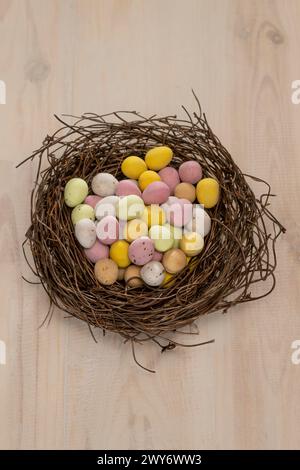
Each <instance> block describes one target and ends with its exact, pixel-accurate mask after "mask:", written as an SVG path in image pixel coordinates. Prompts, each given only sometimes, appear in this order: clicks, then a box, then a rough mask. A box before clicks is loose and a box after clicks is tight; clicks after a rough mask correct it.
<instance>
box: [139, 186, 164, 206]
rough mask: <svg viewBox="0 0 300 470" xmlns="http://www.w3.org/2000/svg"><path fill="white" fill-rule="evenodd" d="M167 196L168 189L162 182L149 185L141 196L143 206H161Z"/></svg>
mask: <svg viewBox="0 0 300 470" xmlns="http://www.w3.org/2000/svg"><path fill="white" fill-rule="evenodd" d="M169 196H170V188H169V186H168V185H167V184H166V183H163V182H162V181H154V182H153V183H150V184H149V185H148V186H147V188H146V189H145V191H143V195H142V197H143V200H144V203H145V204H163V203H164V202H166V201H167V200H168V197H169Z"/></svg>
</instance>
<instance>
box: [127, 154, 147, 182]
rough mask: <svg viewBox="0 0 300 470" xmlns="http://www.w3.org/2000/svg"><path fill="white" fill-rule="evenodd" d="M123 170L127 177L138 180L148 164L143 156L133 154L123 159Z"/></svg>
mask: <svg viewBox="0 0 300 470" xmlns="http://www.w3.org/2000/svg"><path fill="white" fill-rule="evenodd" d="M121 170H122V173H123V174H124V175H125V176H127V178H132V179H134V180H137V179H138V178H139V176H140V175H141V173H143V172H144V171H146V170H147V165H146V163H145V161H144V160H143V159H142V158H140V157H137V156H135V155H131V156H130V157H127V158H125V160H123V162H122V165H121Z"/></svg>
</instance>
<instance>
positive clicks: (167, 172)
mask: <svg viewBox="0 0 300 470" xmlns="http://www.w3.org/2000/svg"><path fill="white" fill-rule="evenodd" d="M158 174H159V176H160V179H161V181H163V182H164V183H166V184H167V185H168V186H169V188H170V194H174V189H175V187H176V186H177V185H178V184H179V183H180V179H179V175H178V171H177V170H176V169H175V168H173V167H172V166H166V167H165V168H163V169H162V170H160V171H159V172H158Z"/></svg>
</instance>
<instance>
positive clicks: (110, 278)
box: [95, 258, 119, 286]
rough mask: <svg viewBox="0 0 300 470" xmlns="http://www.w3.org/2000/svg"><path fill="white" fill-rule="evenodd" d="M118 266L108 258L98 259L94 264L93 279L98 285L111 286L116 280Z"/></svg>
mask: <svg viewBox="0 0 300 470" xmlns="http://www.w3.org/2000/svg"><path fill="white" fill-rule="evenodd" d="M118 274H119V270H118V265H117V263H115V262H114V261H113V260H112V259H110V258H105V259H99V261H97V263H96V264H95V277H96V279H97V281H99V282H100V284H103V285H104V286H111V285H112V284H114V283H115V282H116V280H117V279H118Z"/></svg>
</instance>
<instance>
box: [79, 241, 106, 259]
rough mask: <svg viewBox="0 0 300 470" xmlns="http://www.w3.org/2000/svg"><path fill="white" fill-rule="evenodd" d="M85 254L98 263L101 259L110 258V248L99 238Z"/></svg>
mask: <svg viewBox="0 0 300 470" xmlns="http://www.w3.org/2000/svg"><path fill="white" fill-rule="evenodd" d="M84 253H85V256H86V257H87V258H88V259H89V260H90V261H91V262H92V263H97V261H99V259H104V258H108V256H109V248H108V246H106V245H103V244H102V243H101V242H100V241H99V240H96V241H95V243H94V245H93V246H92V247H91V248H86V249H85V250H84Z"/></svg>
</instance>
